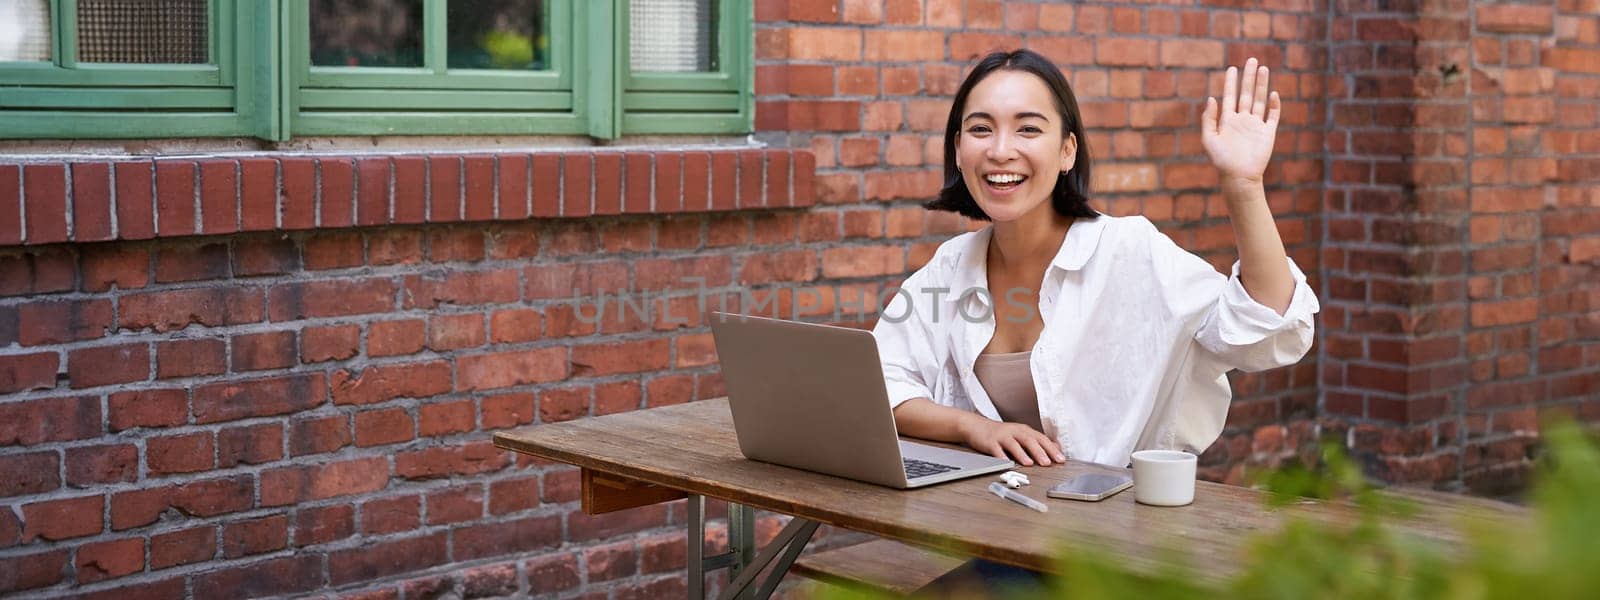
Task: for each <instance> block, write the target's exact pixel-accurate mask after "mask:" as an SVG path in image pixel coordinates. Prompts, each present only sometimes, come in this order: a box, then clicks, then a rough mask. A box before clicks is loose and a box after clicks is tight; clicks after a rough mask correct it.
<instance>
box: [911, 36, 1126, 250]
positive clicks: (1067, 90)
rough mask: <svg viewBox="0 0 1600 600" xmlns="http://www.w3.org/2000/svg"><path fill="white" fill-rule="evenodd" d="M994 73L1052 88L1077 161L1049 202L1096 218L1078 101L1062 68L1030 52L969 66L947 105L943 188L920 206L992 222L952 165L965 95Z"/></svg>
mask: <svg viewBox="0 0 1600 600" xmlns="http://www.w3.org/2000/svg"><path fill="white" fill-rule="evenodd" d="M995 71H1020V72H1023V73H1031V74H1033V75H1035V76H1037V77H1038V78H1039V79H1040V80H1042V81H1044V85H1045V87H1047V88H1050V95H1051V96H1054V97H1055V101H1056V112H1058V113H1060V114H1061V119H1062V122H1063V125H1064V131H1063V133H1062V138H1063V139H1065V137H1066V134H1069V133H1070V134H1072V135H1073V136H1075V137H1076V138H1077V139H1078V154H1077V159H1076V160H1075V161H1074V162H1073V165H1072V170H1071V171H1068V172H1067V174H1066V175H1064V176H1062V177H1061V178H1060V179H1057V180H1056V187H1055V189H1053V190H1051V191H1050V205H1051V206H1052V207H1054V208H1055V209H1056V213H1058V214H1060V215H1061V216H1064V217H1083V218H1093V217H1096V216H1099V214H1100V213H1099V212H1096V211H1095V210H1094V209H1093V208H1089V140H1088V139H1087V138H1085V137H1084V135H1083V119H1082V118H1081V117H1080V116H1079V114H1078V100H1077V98H1074V97H1073V95H1072V88H1071V87H1070V86H1068V85H1067V79H1066V78H1065V77H1062V76H1061V70H1060V69H1057V68H1056V66H1055V65H1054V64H1051V63H1050V61H1049V60H1048V59H1046V58H1045V57H1043V56H1040V55H1039V54H1038V53H1036V52H1033V51H1032V50H1012V51H1011V52H995V53H993V54H990V55H988V56H985V57H983V60H980V61H978V65H977V66H976V67H973V69H972V72H971V73H969V74H968V75H967V79H966V81H963V82H961V89H959V90H957V91H956V97H955V100H954V101H953V103H952V104H951V105H950V119H949V121H948V122H947V123H946V124H945V128H944V188H943V189H940V190H939V197H938V198H937V199H935V200H933V201H931V202H928V203H927V204H924V205H923V206H925V207H927V208H929V209H933V210H948V211H952V212H956V213H960V214H961V215H962V216H965V217H968V218H971V219H977V220H980V221H988V220H990V219H989V215H987V214H984V212H983V209H982V208H979V207H978V203H977V201H975V200H973V199H972V191H971V190H968V189H967V184H966V182H965V181H963V180H962V179H961V172H960V170H959V169H957V168H956V136H957V134H958V133H960V131H961V112H962V110H963V109H965V108H966V105H967V96H968V95H970V94H971V93H972V88H974V87H977V85H978V82H980V81H983V79H984V78H985V77H988V76H989V75H990V74H992V73H994V72H995Z"/></svg>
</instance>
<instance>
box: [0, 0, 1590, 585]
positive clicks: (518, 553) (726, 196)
mask: <svg viewBox="0 0 1600 600" xmlns="http://www.w3.org/2000/svg"><path fill="white" fill-rule="evenodd" d="M755 4H756V8H755V10H756V19H757V24H756V54H757V67H756V86H757V90H756V91H757V99H756V101H757V111H756V122H757V129H758V132H757V134H756V138H757V139H758V140H759V141H761V142H766V143H767V144H768V146H769V147H772V148H776V149H778V150H774V151H771V152H769V153H766V154H761V153H741V152H739V151H737V150H727V151H715V152H710V153H706V152H699V151H694V152H687V153H685V152H678V151H667V150H664V149H660V148H643V149H641V150H640V151H638V152H611V151H602V152H598V153H587V152H584V153H551V152H541V153H531V154H530V153H525V152H510V153H483V154H473V155H468V156H457V155H453V154H444V153H433V154H423V155H394V156H387V155H385V156H348V157H317V158H304V157H290V156H282V157H279V156H270V155H269V156H266V157H248V158H235V157H220V156H212V157H203V158H201V159H198V160H191V159H163V160H159V161H155V162H154V163H152V162H151V161H149V160H143V161H133V160H128V161H117V162H115V163H105V162H99V161H95V160H89V159H80V160H68V161H63V160H60V159H48V158H44V157H7V158H6V159H4V160H0V245H3V246H4V247H3V248H0V394H3V395H0V594H4V593H6V592H15V591H19V590H30V591H32V592H39V593H47V594H51V595H66V594H75V593H78V592H85V593H90V594H93V593H96V592H102V591H110V593H115V594H118V595H130V596H132V597H139V596H141V595H148V596H153V597H168V596H172V595H181V594H183V593H185V592H187V593H192V594H193V595H195V596H196V597H212V596H236V595H241V594H246V593H248V594H279V593H282V594H304V593H323V592H330V593H332V594H333V595H336V596H345V595H350V596H363V597H364V596H371V597H399V596H405V597H417V596H429V597H431V596H432V595H437V594H443V593H458V594H460V595H462V596H467V597H475V596H482V595H500V594H508V593H522V594H528V595H535V596H538V595H556V596H559V597H578V596H585V595H603V596H604V595H609V596H611V597H617V598H637V597H656V596H671V597H677V596H681V595H682V590H683V585H684V582H683V579H682V576H681V574H680V573H679V572H680V570H681V565H682V560H683V559H682V556H683V552H684V550H683V548H684V540H683V530H682V523H683V509H682V507H681V505H680V504H674V505H670V506H656V507H649V508H645V509H640V510H635V511H628V512H624V513H617V514H613V515H606V516H601V517H589V516H585V515H583V514H582V512H581V511H579V510H578V508H577V501H576V497H577V496H576V494H577V477H576V471H575V470H573V469H571V468H569V467H565V466H561V465H554V464H546V463H540V462H537V461H529V460H517V459H514V458H513V457H511V456H509V455H507V454H504V453H500V452H497V451H495V450H493V449H492V448H491V447H490V446H489V444H488V434H489V432H492V431H495V430H499V429H503V428H507V427H513V426H519V425H524V424H529V423H541V422H554V421H561V420H567V419H572V418H580V417H583V416H588V415H599V414H607V413H612V412H617V411H623V410H630V409H636V408H640V407H647V406H655V405H660V404H666V403H673V402H682V401H687V400H690V399H693V398H704V397H711V396H716V395H719V394H720V393H721V385H720V381H719V379H718V376H717V374H716V369H715V358H714V355H713V351H712V347H711V344H710V337H709V334H708V333H707V331H706V329H705V328H704V327H701V326H700V325H699V323H698V322H697V320H696V319H695V314H696V313H697V310H696V309H697V307H696V306H695V304H696V303H695V299H696V296H697V295H698V294H700V293H701V286H700V285H697V284H696V283H694V282H692V281H685V280H683V278H685V277H703V278H704V279H705V282H704V284H703V286H704V287H705V288H707V289H709V290H711V291H710V292H707V294H708V298H710V299H711V302H712V304H711V305H712V306H713V307H714V306H716V305H717V304H718V303H719V301H723V300H725V301H729V302H730V304H729V306H730V308H738V307H741V306H742V307H744V308H747V309H754V308H757V307H756V306H752V305H756V304H759V305H760V306H761V307H764V308H765V309H766V310H771V309H772V308H773V307H777V308H778V310H779V311H780V312H782V313H785V314H788V313H790V311H791V310H795V309H798V310H799V311H800V312H802V313H803V314H804V315H805V316H807V317H808V318H812V319H818V320H833V314H832V313H833V311H834V309H835V308H840V309H841V310H843V311H844V313H843V314H844V316H845V317H852V316H854V315H855V314H858V313H860V312H861V311H863V310H864V308H863V307H864V306H870V305H871V303H872V302H873V300H872V298H874V297H875V296H876V292H878V291H879V290H881V289H882V288H883V287H884V286H887V285H892V284H893V283H895V282H896V281H898V280H899V279H900V278H902V277H904V275H905V274H907V273H909V272H910V271H911V270H912V269H914V268H916V267H917V266H919V265H921V264H922V263H923V262H924V261H925V260H927V258H928V257H929V256H930V255H931V253H932V251H933V249H934V248H935V247H936V246H937V244H938V243H939V242H940V241H942V240H944V239H947V238H948V237H949V236H950V235H952V234H954V233H956V232H959V231H962V230H963V229H964V228H965V227H966V225H965V224H963V223H962V222H961V221H960V220H959V219H956V218H952V217H950V216H948V215H942V214H931V213H927V212H926V211H923V210H922V209H921V208H920V207H919V206H918V204H919V202H921V201H922V200H925V199H927V198H929V197H930V196H931V195H932V194H933V193H934V191H935V190H936V189H937V188H938V186H939V168H940V161H941V157H940V156H939V135H940V134H941V133H942V131H941V129H940V128H941V126H942V121H943V119H944V116H945V114H946V112H947V111H948V109H949V105H948V102H949V97H950V96H951V95H952V94H953V93H954V91H955V88H956V86H957V85H958V84H959V83H960V78H961V75H962V73H963V69H964V67H965V66H966V65H968V64H970V63H971V61H972V60H973V59H974V58H976V57H977V56H979V55H981V54H982V53H984V52H986V51H988V50H990V49H993V48H1001V47H1015V46H1025V47H1030V48H1033V49H1036V50H1038V51H1040V52H1042V53H1044V54H1045V55H1047V56H1049V57H1051V58H1052V59H1053V60H1055V61H1057V62H1058V63H1059V64H1060V65H1061V67H1062V69H1063V70H1064V71H1066V72H1067V74H1068V75H1069V78H1070V80H1071V81H1072V83H1073V85H1074V87H1075V89H1076V90H1077V93H1078V96H1079V100H1080V104H1081V105H1082V107H1083V110H1084V117H1085V119H1086V121H1087V122H1088V124H1089V129H1090V133H1089V140H1088V141H1089V144H1090V145H1091V148H1092V149H1093V152H1094V156H1095V159H1096V162H1097V165H1096V167H1097V172H1098V173H1099V176H1098V177H1097V181H1096V190H1097V194H1096V196H1097V201H1098V202H1099V206H1101V207H1102V208H1103V209H1104V210H1106V211H1107V212H1111V213H1113V214H1135V213H1137V214H1144V215H1146V216H1148V217H1150V218H1151V219H1152V220H1154V221H1155V222H1156V223H1157V224H1158V225H1159V226H1160V227H1161V228H1162V229H1163V231H1166V232H1167V233H1168V234H1170V235H1172V236H1173V238H1174V239H1175V240H1176V241H1177V242H1178V243H1179V244H1181V245H1183V246H1184V247H1186V248H1189V249H1191V250H1194V251H1196V252H1199V253H1201V254H1202V255H1204V256H1206V257H1207V258H1209V259H1211V260H1212V261H1213V263H1214V264H1217V265H1218V266H1219V267H1221V266H1224V265H1225V264H1227V263H1229V262H1231V261H1232V259H1233V239H1232V232H1231V229H1230V226H1229V225H1228V221H1227V216H1226V213H1225V207H1224V206H1223V204H1222V202H1221V199H1220V197H1219V196H1218V195H1217V194H1216V193H1215V190H1214V189H1213V186H1214V185H1215V183H1216V176H1215V172H1214V170H1213V169H1212V168H1211V167H1210V166H1209V165H1208V164H1207V161H1206V159H1205V158H1204V153H1203V151H1202V150H1201V149H1200V145H1199V140H1198V135H1197V134H1196V123H1197V120H1198V111H1199V107H1200V105H1201V104H1202V101H1203V98H1204V95H1205V94H1206V93H1208V92H1210V93H1216V92H1218V91H1219V90H1217V89H1216V88H1217V87H1218V85H1217V82H1216V81H1213V79H1215V75H1214V73H1215V71H1216V70H1218V69H1220V68H1222V67H1223V66H1224V65H1225V64H1237V63H1241V62H1242V61H1243V60H1244V58H1245V57H1247V56H1256V57H1259V58H1262V59H1264V60H1265V61H1266V62H1267V63H1268V64H1269V65H1270V66H1272V67H1274V71H1273V82H1274V87H1275V88H1276V89H1278V90H1279V91H1280V92H1281V93H1282V95H1283V96H1284V98H1285V114H1284V122H1283V128H1282V131H1281V133H1280V139H1279V148H1278V153H1277V155H1276V156H1275V159H1274V163H1273V166H1272V167H1271V169H1270V171H1269V173H1268V178H1269V183H1270V185H1269V188H1268V196H1269V202H1270V203H1271V205H1272V209H1273V212H1274V214H1275V215H1277V218H1278V224H1279V227H1280V230H1281V231H1282V233H1283V237H1284V240H1285V242H1286V243H1287V244H1288V245H1289V250H1290V254H1291V255H1292V256H1293V257H1294V258H1295V259H1296V261H1298V262H1299V263H1300V265H1301V266H1302V268H1304V269H1305V270H1306V272H1307V273H1308V274H1310V275H1311V280H1312V285H1314V286H1315V287H1316V288H1317V289H1318V290H1319V296H1320V297H1321V298H1322V299H1323V300H1324V306H1325V312H1324V313H1323V315H1321V316H1320V317H1319V331H1321V332H1322V333H1321V334H1320V335H1322V336H1324V337H1322V338H1321V340H1320V341H1319V344H1318V345H1317V347H1315V348H1314V349H1313V351H1312V352H1313V353H1312V355H1311V356H1308V357H1307V358H1306V359H1305V360H1304V361H1302V362H1301V363H1300V364H1298V365H1296V366H1294V367H1290V368H1285V369H1278V370H1274V371H1269V372H1265V373H1257V374H1234V375H1233V376H1232V382H1233V385H1234V389H1235V404H1234V406H1233V408H1232V410H1231V411H1230V416H1229V423H1228V427H1227V430H1226V431H1225V432H1224V436H1223V439H1222V440H1220V441H1219V442H1218V443H1217V444H1216V445H1214V446H1213V447H1212V448H1211V449H1210V450H1209V451H1208V452H1206V454H1205V456H1204V457H1203V470H1204V474H1205V476H1206V477H1209V478H1212V479H1218V480H1227V481H1239V480H1240V479H1241V478H1242V476H1243V470H1244V468H1245V466H1246V465H1254V464H1274V463H1276V462H1278V461H1280V460H1282V459H1284V458H1286V457H1289V456H1293V455H1294V454H1295V453H1299V452H1306V451H1308V450H1309V448H1310V447H1311V445H1310V444H1308V443H1307V442H1308V441H1309V440H1312V439H1314V438H1315V437H1316V436H1317V435H1318V433H1319V432H1333V433H1338V434H1342V435H1344V436H1345V439H1346V440H1347V441H1348V443H1350V444H1351V445H1352V446H1353V447H1355V448H1356V450H1357V451H1358V452H1359V453H1361V455H1362V456H1363V457H1365V458H1366V459H1367V460H1368V461H1369V462H1368V464H1369V467H1370V471H1371V472H1372V473H1373V474H1375V475H1377V476H1380V477H1384V478H1388V479H1392V480H1405V481H1422V482H1433V483H1437V484H1439V485H1445V486H1451V485H1456V484H1460V483H1466V484H1470V485H1473V486H1474V487H1478V488H1479V489H1484V490H1485V491H1494V490H1493V489H1491V488H1492V487H1493V486H1488V485H1485V484H1486V483H1488V482H1494V481H1505V480H1507V476H1508V475H1509V476H1510V479H1511V480H1513V482H1514V479H1515V476H1516V475H1517V474H1518V473H1520V472H1522V470H1524V469H1525V467H1526V464H1527V462H1526V453H1527V450H1528V448H1529V447H1530V444H1531V442H1532V441H1534V440H1535V439H1536V427H1537V426H1536V424H1535V420H1534V419H1533V417H1534V416H1536V415H1538V414H1539V413H1540V412H1544V411H1564V412H1569V413H1576V414H1579V415H1581V416H1585V417H1586V418H1590V419H1594V418H1600V401H1597V400H1596V395H1597V392H1596V390H1597V388H1600V382H1597V380H1596V379H1597V377H1600V375H1597V373H1600V343H1597V340H1600V316H1597V313H1600V292H1597V287H1596V281H1597V279H1600V278H1597V277H1596V276H1595V267H1596V265H1597V261H1600V201H1597V200H1600V195H1597V192H1596V177H1600V176H1597V175H1595V174H1596V173H1600V168H1597V167H1600V164H1597V163H1600V159H1597V158H1595V157H1596V156H1597V154H1600V149H1597V146H1596V142H1595V141H1594V140H1596V139H1600V136H1597V135H1596V132H1595V129H1596V118H1597V115H1596V112H1595V106H1596V105H1595V102H1596V100H1595V99H1596V98H1600V93H1597V92H1600V89H1597V88H1600V71H1597V70H1596V68H1595V67H1594V66H1593V65H1595V64H1600V49H1597V48H1600V45H1597V44H1600V29H1597V28H1600V17H1597V16H1596V13H1597V12H1600V8H1597V7H1595V6H1591V5H1582V4H1580V3H1576V2H1571V3H1567V4H1559V5H1558V4H1549V3H1543V4H1535V5H1527V6H1514V7H1498V6H1491V5H1486V4H1485V5H1476V4H1468V3H1465V2H1460V3H1455V4H1440V3H1423V5H1421V6H1416V7H1408V8H1406V9H1404V10H1400V11H1395V10H1389V9H1380V8H1379V3H1375V2H1368V3H1363V2H1340V3H1332V4H1330V3H1326V2H1291V1H1282V2H1270V3H1266V4H1264V5H1261V6H1259V7H1258V6H1257V5H1256V4H1255V3H1232V2H1229V3H1218V4H1220V5H1219V6H1209V5H1207V6H1172V5H1167V4H1154V3H1152V4H1142V3H1141V4H1127V3H1098V4H1076V3H1074V4H1063V3H1039V2H992V1H983V0H964V1H963V0H889V1H886V2H856V1H853V0H846V1H831V0H809V1H796V2H783V1H777V0H759V1H757V2H756V3H755ZM1384 6H1388V4H1384ZM1451 65H1454V67H1455V68H1454V70H1453V71H1452V70H1451V69H1450V68H1448V67H1450V66H1451ZM789 149H792V151H791V150H789ZM756 173H759V174H760V177H751V176H749V175H750V174H756ZM647 192H648V193H647ZM24 215H26V218H24ZM619 287H620V288H625V289H629V290H631V291H632V292H633V294H632V296H631V297H633V298H640V297H643V295H644V294H643V293H644V292H645V291H649V292H651V293H652V295H651V296H650V297H649V298H650V300H652V303H651V304H650V305H649V306H652V307H654V308H655V309H656V312H653V313H651V314H650V315H648V316H641V315H640V314H639V310H637V309H635V308H633V307H621V306H619V305H618V304H617V303H616V302H615V301H612V302H610V303H608V304H607V312H606V313H605V318H604V319H603V320H602V321H601V322H600V323H599V324H598V325H595V324H590V323H586V322H585V320H584V319H582V318H580V316H583V315H592V314H593V313H592V311H593V310H594V308H595V306H596V304H597V303H598V302H599V300H600V294H599V292H600V291H612V290H616V289H617V288H619ZM573 288H578V292H577V293H576V298H574V292H573V291H572V289H573ZM797 290H806V291H801V292H797ZM662 292H665V294H662ZM812 292H816V293H812ZM667 305H670V307H671V308H670V310H667V311H666V312H662V311H661V307H662V306H667ZM775 524H776V523H775V521H773V520H770V519H768V520H764V521H763V528H764V529H763V531H764V533H765V534H767V535H770V534H771V533H773V531H774V530H773V527H774V526H775ZM724 535H725V534H724V533H723V532H722V530H720V529H718V528H714V529H713V530H712V533H711V535H710V537H711V538H712V541H713V542H717V541H718V540H719V539H721V537H722V536H724Z"/></svg>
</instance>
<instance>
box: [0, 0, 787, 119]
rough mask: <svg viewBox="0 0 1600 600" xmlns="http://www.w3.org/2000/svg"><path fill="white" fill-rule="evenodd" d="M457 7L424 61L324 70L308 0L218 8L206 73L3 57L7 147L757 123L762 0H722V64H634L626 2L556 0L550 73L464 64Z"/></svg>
mask: <svg viewBox="0 0 1600 600" xmlns="http://www.w3.org/2000/svg"><path fill="white" fill-rule="evenodd" d="M447 1H448V0H423V14H424V22H423V31H422V34H423V48H424V49H423V55H424V57H423V60H424V64H423V66H422V67H420V68H395V67H326V66H315V67H314V66H312V65H311V59H310V16H309V15H310V8H309V6H310V5H309V2H308V0H208V9H209V12H208V15H209V17H210V19H211V29H210V31H211V34H210V57H211V59H212V60H211V63H212V64H208V65H165V64H164V65H107V64H92V65H91V64H85V63H80V62H78V61H77V60H76V52H75V48H76V45H75V40H76V35H75V33H76V23H75V17H76V9H75V6H76V3H77V0H50V8H51V15H52V18H51V22H52V35H51V39H52V44H53V45H54V47H53V49H52V53H51V56H52V61H51V62H48V63H46V62H37V63H25V62H0V88H3V89H5V90H6V91H5V93H3V94H0V138H69V139H71V138H161V137H236V136H251V137H257V138H262V139H266V140H274V141H282V140H287V139H290V138H291V137H294V136H340V135H589V136H593V137H597V138H615V137H618V136H621V135H630V134H740V133H748V132H750V131H752V130H753V129H754V112H755V111H754V94H753V91H752V86H753V80H754V66H753V64H752V62H753V61H752V60H751V55H750V53H751V52H752V38H751V35H752V34H751V22H752V20H753V9H752V6H751V1H750V0H717V2H716V3H715V6H716V9H717V10H718V19H717V22H718V24H719V27H718V29H717V32H716V35H717V36H718V38H717V49H718V52H719V56H718V61H717V64H718V70H717V71H713V72H706V73H678V74H662V73H641V74H634V73H631V72H630V70H629V65H628V61H627V56H628V47H627V43H628V35H627V34H626V32H627V31H628V28H627V23H628V21H627V19H628V6H629V1H628V0H545V2H544V3H543V4H544V7H545V11H546V14H545V15H544V22H545V23H547V24H548V26H547V27H548V30H549V31H548V36H549V63H548V66H549V68H548V69H546V70H542V71H501V70H474V69H450V68H447V67H446V66H445V65H446V62H447V60H448V57H447V56H446V54H445V53H446V51H447V49H446V44H445V43H444V39H445V36H446V25H445V19H446V15H447V10H446V9H447Z"/></svg>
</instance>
